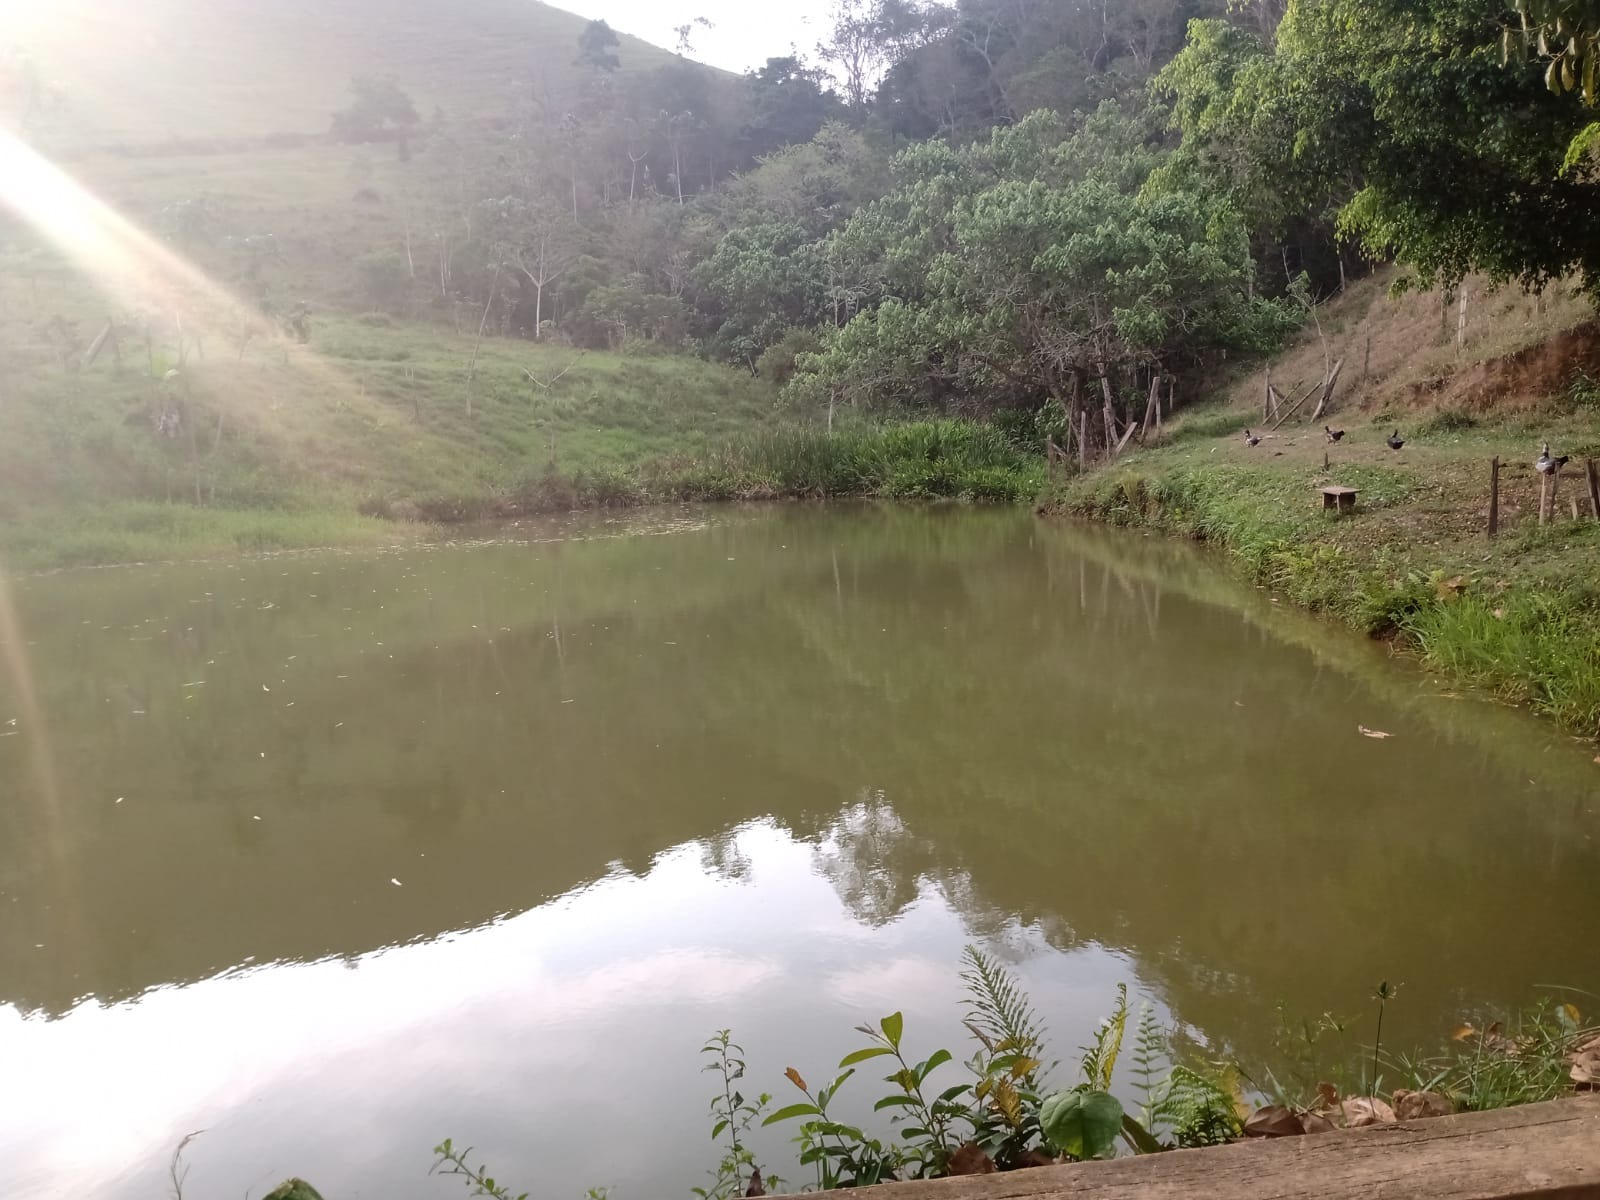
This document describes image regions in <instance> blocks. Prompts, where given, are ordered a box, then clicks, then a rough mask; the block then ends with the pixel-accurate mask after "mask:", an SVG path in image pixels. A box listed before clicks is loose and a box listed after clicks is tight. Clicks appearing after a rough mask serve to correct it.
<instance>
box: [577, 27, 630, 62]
mask: <svg viewBox="0 0 1600 1200" xmlns="http://www.w3.org/2000/svg"><path fill="white" fill-rule="evenodd" d="M621 44H622V42H621V41H620V40H619V39H618V37H617V34H616V31H615V30H613V29H612V28H611V26H610V25H608V24H607V23H606V22H605V21H598V20H597V21H590V22H589V23H588V24H587V25H585V26H584V27H583V32H582V33H580V34H579V35H578V59H577V61H578V65H579V66H584V67H591V68H593V69H594V70H596V71H615V70H616V69H617V68H618V67H619V66H621V65H622V63H621V61H620V60H619V59H618V58H617V47H618V46H620V45H621Z"/></svg>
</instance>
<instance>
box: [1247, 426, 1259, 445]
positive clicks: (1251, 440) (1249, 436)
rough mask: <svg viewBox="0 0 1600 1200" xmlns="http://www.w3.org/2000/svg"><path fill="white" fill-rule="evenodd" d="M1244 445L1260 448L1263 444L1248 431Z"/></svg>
mask: <svg viewBox="0 0 1600 1200" xmlns="http://www.w3.org/2000/svg"><path fill="white" fill-rule="evenodd" d="M1244 444H1245V445H1246V446H1259V445H1260V444H1261V439H1260V438H1258V437H1257V436H1256V435H1255V434H1253V433H1251V432H1250V431H1249V430H1248V429H1246V430H1245V431H1244Z"/></svg>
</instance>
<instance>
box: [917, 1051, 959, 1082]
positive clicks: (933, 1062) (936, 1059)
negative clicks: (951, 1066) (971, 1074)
mask: <svg viewBox="0 0 1600 1200" xmlns="http://www.w3.org/2000/svg"><path fill="white" fill-rule="evenodd" d="M951 1057H952V1056H951V1054H950V1051H948V1050H935V1051H934V1052H933V1054H932V1055H930V1056H929V1058H928V1061H927V1062H925V1063H923V1064H922V1066H921V1068H919V1070H918V1072H917V1073H918V1074H919V1075H921V1077H922V1078H923V1079H926V1078H927V1077H928V1076H929V1074H931V1073H932V1072H933V1071H934V1070H936V1069H937V1068H939V1067H942V1066H944V1064H945V1063H947V1062H949V1061H950V1059H951Z"/></svg>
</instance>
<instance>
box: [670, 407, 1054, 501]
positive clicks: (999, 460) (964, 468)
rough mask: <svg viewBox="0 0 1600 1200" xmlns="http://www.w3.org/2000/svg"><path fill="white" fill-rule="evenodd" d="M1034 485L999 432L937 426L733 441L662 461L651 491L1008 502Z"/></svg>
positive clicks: (1032, 469) (1033, 461)
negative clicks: (708, 450) (690, 456)
mask: <svg viewBox="0 0 1600 1200" xmlns="http://www.w3.org/2000/svg"><path fill="white" fill-rule="evenodd" d="M1043 483H1044V471H1043V466H1042V464H1041V463H1040V462H1039V460H1038V457H1037V456H1036V455H1033V454H1029V453H1027V452H1026V451H1024V450H1020V449H1019V448H1018V447H1016V446H1015V445H1013V444H1012V443H1011V442H1010V441H1009V440H1008V439H1007V438H1006V437H1005V435H1004V434H1002V433H1001V432H1000V431H999V430H997V429H994V428H992V427H989V426H985V425H978V424H974V423H972V422H969V421H956V420H937V421H917V422H907V423H904V424H894V425H882V426H869V427H860V428H848V429H841V430H838V431H836V432H834V433H831V434H830V433H828V432H826V431H825V430H822V429H817V428H781V429H778V430H774V431H772V432H768V433H760V434H748V435H744V436H741V437H736V438H733V439H731V440H729V441H728V442H726V443H724V444H722V445H721V446H719V447H717V448H716V449H715V450H714V451H713V452H712V453H711V454H709V455H706V456H704V457H702V458H699V459H693V460H689V461H685V462H681V463H676V464H671V463H669V464H667V465H666V466H665V467H664V468H663V469H662V470H661V471H660V472H659V473H658V474H657V476H656V483H655V490H656V491H657V492H658V493H666V494H671V495H675V496H677V497H678V498H680V499H687V500H728V499H761V498H774V497H779V496H784V497H805V496H815V497H830V496H873V497H880V498H885V499H895V500H935V499H962V500H972V501H994V502H1004V503H1017V502H1020V501H1022V500H1029V499H1032V498H1033V497H1034V496H1036V495H1037V494H1038V492H1039V488H1040V487H1041V486H1042V485H1043Z"/></svg>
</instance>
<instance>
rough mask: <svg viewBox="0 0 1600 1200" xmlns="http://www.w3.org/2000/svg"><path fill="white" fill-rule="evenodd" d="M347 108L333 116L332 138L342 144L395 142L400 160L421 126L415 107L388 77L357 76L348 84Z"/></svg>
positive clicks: (406, 153) (404, 155) (405, 155)
mask: <svg viewBox="0 0 1600 1200" xmlns="http://www.w3.org/2000/svg"><path fill="white" fill-rule="evenodd" d="M350 91H351V93H352V95H353V96H354V100H353V102H352V103H351V104H350V106H349V107H348V108H342V109H340V110H339V111H338V112H336V113H334V114H333V136H334V137H335V138H336V139H337V140H339V141H341V142H386V141H394V142H395V143H396V144H397V146H398V148H399V152H400V156H401V157H402V158H404V157H407V155H408V154H409V150H410V145H409V138H410V135H411V131H412V130H414V129H415V128H416V127H417V126H418V125H419V124H420V123H421V120H422V119H421V118H420V117H419V116H418V115H417V108H416V105H415V104H413V103H412V101H411V97H410V96H408V95H406V93H405V92H404V91H403V90H402V89H401V87H400V85H399V83H397V82H396V81H395V79H394V77H393V76H391V75H382V76H378V75H358V76H356V78H354V79H352V80H351V81H350Z"/></svg>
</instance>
